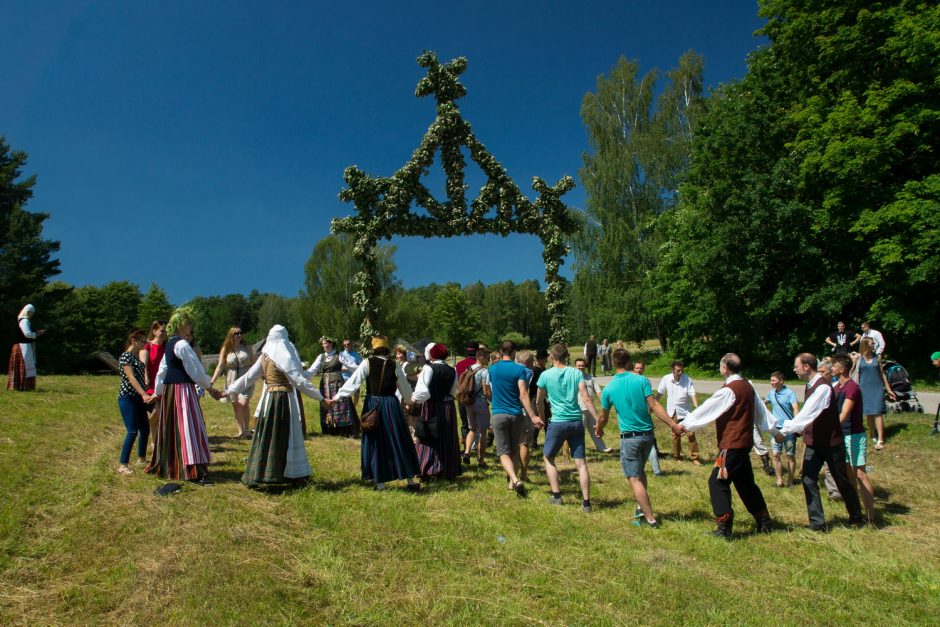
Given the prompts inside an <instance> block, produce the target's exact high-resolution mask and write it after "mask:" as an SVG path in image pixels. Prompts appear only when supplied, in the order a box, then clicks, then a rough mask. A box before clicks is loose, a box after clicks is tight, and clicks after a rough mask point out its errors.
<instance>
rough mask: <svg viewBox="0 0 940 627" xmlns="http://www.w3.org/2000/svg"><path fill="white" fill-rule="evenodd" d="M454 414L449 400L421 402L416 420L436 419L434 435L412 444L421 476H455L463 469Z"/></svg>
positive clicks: (441, 477)
mask: <svg viewBox="0 0 940 627" xmlns="http://www.w3.org/2000/svg"><path fill="white" fill-rule="evenodd" d="M456 413H457V412H456V410H455V409H454V401H452V400H451V401H438V402H434V401H428V402H426V403H425V404H424V407H423V408H422V410H421V418H419V420H434V419H435V418H436V422H437V438H434V439H432V440H428V441H424V440H419V441H418V444H417V446H416V449H417V453H418V465H419V466H420V468H421V478H422V479H428V478H431V477H437V478H440V479H456V478H457V477H458V476H459V475H460V474H461V472H463V471H462V469H461V467H460V443H459V441H458V439H457V420H456V418H455V416H456ZM484 437H485V436H484Z"/></svg>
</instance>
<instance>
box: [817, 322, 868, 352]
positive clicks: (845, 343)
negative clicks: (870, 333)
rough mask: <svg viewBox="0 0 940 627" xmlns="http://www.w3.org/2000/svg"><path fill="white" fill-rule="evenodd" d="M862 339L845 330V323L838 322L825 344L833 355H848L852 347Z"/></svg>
mask: <svg viewBox="0 0 940 627" xmlns="http://www.w3.org/2000/svg"><path fill="white" fill-rule="evenodd" d="M861 338H862V336H861V335H859V334H858V333H855V332H854V331H853V332H849V331H846V330H845V323H844V322H843V321H841V320H840V321H839V323H838V324H837V325H836V330H835V332H834V333H831V334H829V337H827V338H826V344H828V345H829V346H831V347H832V354H833V355H848V354H849V353H850V352H851V351H852V347H853V346H855V344H856V343H857V342H858V341H859V340H860V339H861Z"/></svg>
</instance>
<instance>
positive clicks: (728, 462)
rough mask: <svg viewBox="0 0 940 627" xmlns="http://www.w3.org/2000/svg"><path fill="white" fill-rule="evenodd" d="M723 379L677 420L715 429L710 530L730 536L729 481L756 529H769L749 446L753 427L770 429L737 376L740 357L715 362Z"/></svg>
mask: <svg viewBox="0 0 940 627" xmlns="http://www.w3.org/2000/svg"><path fill="white" fill-rule="evenodd" d="M718 370H719V372H721V376H723V377H724V378H725V384H724V386H722V387H721V388H720V389H719V390H718V391H717V392H715V393H714V394H713V395H712V396H711V397H710V398H709V399H708V400H707V401H705V402H704V403H702V406H701V407H699V408H698V409H696V410H695V411H694V412H692V413H691V414H689V415H688V417H687V418H686V419H685V421H684V422H683V423H682V428H683V429H684V430H686V431H694V430H697V429H701V428H702V427H704V426H705V425H708V424H710V423H712V422H714V423H715V426H716V430H717V434H718V438H717V439H718V448H719V453H718V459H717V460H716V463H715V468H714V469H713V470H712V474H711V477H710V478H709V480H708V491H709V493H710V495H711V501H712V511H713V512H714V514H715V523H716V525H717V528H716V529H715V532H714V535H715V536H716V537H719V538H723V539H725V540H730V539H731V531H732V526H733V523H734V510H733V509H732V508H731V485H732V484H734V487H735V489H736V490H737V492H738V496H739V497H741V501H742V502H743V503H744V507H745V508H746V509H747V511H748V512H749V513H750V514H751V515H752V516H753V517H754V520H755V522H756V525H755V531H756V532H757V533H770V532H771V519H770V514H769V513H768V512H767V503H766V502H765V501H764V495H763V494H762V493H761V491H760V488H758V487H757V484H756V483H755V482H754V470H753V468H752V467H751V458H750V451H751V447H753V446H754V432H755V431H761V432H767V431H771V430H772V429H773V428H774V418H773V414H771V413H770V412H769V411H767V407H766V406H765V405H764V402H763V401H762V400H761V398H760V395H759V394H758V393H757V390H755V389H754V386H753V385H751V384H750V382H748V381H745V380H744V379H743V378H742V377H741V375H740V374H739V373H740V372H741V358H740V357H738V356H737V355H735V354H734V353H728V354H726V355H725V356H724V357H722V358H721V362H720V363H719V364H718Z"/></svg>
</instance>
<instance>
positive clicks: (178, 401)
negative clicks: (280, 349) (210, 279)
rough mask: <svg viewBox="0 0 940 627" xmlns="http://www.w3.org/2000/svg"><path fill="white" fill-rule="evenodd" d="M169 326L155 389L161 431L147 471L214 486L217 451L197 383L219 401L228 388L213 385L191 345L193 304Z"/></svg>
mask: <svg viewBox="0 0 940 627" xmlns="http://www.w3.org/2000/svg"><path fill="white" fill-rule="evenodd" d="M166 330H167V333H168V334H169V335H170V339H169V340H167V342H166V352H165V353H164V355H163V361H161V362H160V369H159V370H158V371H157V379H156V382H155V383H154V388H153V395H154V396H155V397H157V398H158V399H159V401H158V405H157V416H158V419H157V432H156V435H155V436H154V446H153V457H152V458H151V460H150V465H149V466H147V468H146V469H145V471H144V472H147V473H149V474H155V475H157V476H158V477H163V478H164V479H186V480H188V481H193V482H195V483H200V484H202V485H212V482H211V481H209V478H208V475H209V470H208V465H209V463H210V462H211V461H212V456H211V455H210V453H209V439H208V437H207V436H206V424H205V421H204V420H203V417H202V409H201V408H200V406H199V396H198V395H197V393H196V384H197V383H198V384H199V385H200V386H202V387H203V388H205V389H206V390H208V392H209V394H210V395H211V396H212V398H214V399H216V400H219V399H220V398H222V393H221V392H219V391H218V390H215V389H212V385H211V382H210V380H209V375H207V374H206V370H205V368H203V366H202V362H201V361H199V357H197V356H196V352H195V351H194V350H193V347H192V346H191V345H190V340H189V338H191V337H192V334H193V312H192V309H190V308H189V307H185V306H184V307H180V308H179V309H177V310H176V312H174V314H173V316H172V317H171V318H170V320H169V322H167V325H166Z"/></svg>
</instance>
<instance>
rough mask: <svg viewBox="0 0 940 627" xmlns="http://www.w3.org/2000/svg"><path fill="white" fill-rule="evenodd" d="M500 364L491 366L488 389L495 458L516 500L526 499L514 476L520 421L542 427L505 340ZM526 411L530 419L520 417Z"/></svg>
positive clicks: (521, 430) (513, 347) (509, 343)
mask: <svg viewBox="0 0 940 627" xmlns="http://www.w3.org/2000/svg"><path fill="white" fill-rule="evenodd" d="M499 352H500V360H499V361H497V362H496V363H495V364H493V365H492V366H490V370H489V376H490V389H491V390H492V392H493V407H492V412H493V416H492V424H493V433H494V434H495V440H496V455H497V456H499V463H500V465H502V467H503V470H505V471H506V477H507V478H508V480H509V488H510V489H511V490H515V492H516V494H518V495H519V496H525V495H526V489H525V484H524V483H523V482H522V481H520V480H519V477H518V476H517V475H516V472H517V471H518V470H519V468H520V466H521V460H520V457H519V447H520V445H521V444H522V434H523V433H524V428H523V421H524V420H531V421H532V424H533V425H535V426H536V427H541V426H543V424H544V423H542V421H541V420H540V419H539V416H538V414H536V413H535V410H534V409H532V403H531V401H529V388H528V385H527V384H526V372H525V366H523V365H521V364H517V363H516V362H515V361H513V360H514V358H515V356H516V345H515V343H514V342H512V341H510V340H506V341H505V342H503V343H502V344H501V345H500V347H499ZM523 408H525V411H526V414H527V415H528V416H529V418H526V417H525V416H523V415H522V410H523Z"/></svg>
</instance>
